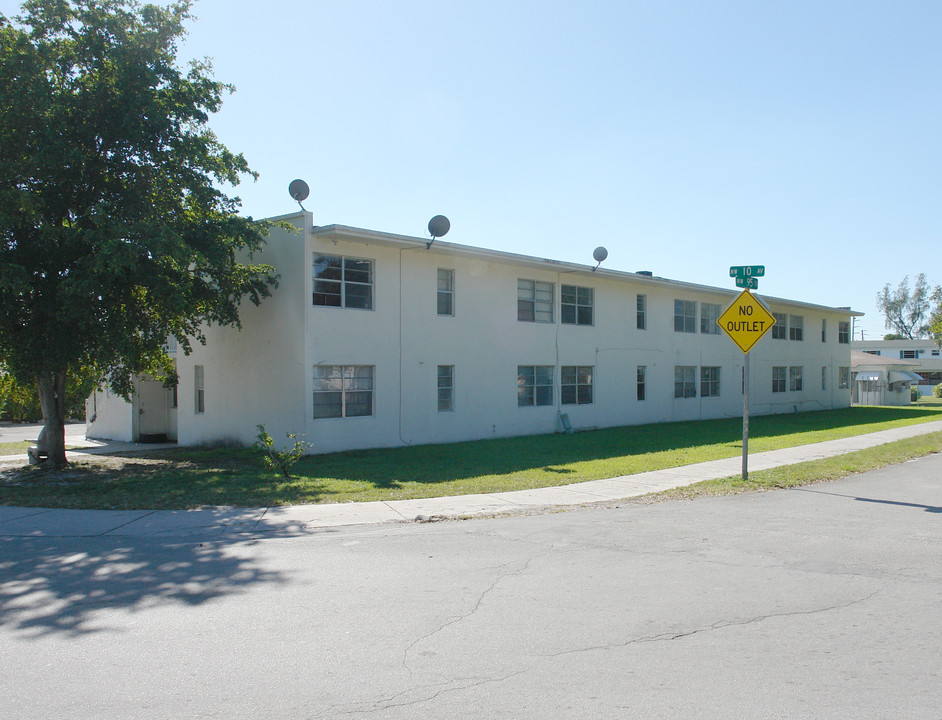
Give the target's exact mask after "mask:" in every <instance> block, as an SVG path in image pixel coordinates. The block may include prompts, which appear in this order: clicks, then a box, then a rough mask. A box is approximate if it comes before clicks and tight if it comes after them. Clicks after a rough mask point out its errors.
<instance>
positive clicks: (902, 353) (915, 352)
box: [899, 350, 919, 360]
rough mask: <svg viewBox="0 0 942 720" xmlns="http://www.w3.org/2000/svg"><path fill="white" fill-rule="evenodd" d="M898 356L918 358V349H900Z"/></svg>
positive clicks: (901, 357) (902, 358)
mask: <svg viewBox="0 0 942 720" xmlns="http://www.w3.org/2000/svg"><path fill="white" fill-rule="evenodd" d="M899 357H900V360H918V359H919V351H918V350H900V351H899Z"/></svg>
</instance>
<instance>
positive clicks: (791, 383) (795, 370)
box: [788, 365, 804, 392]
mask: <svg viewBox="0 0 942 720" xmlns="http://www.w3.org/2000/svg"><path fill="white" fill-rule="evenodd" d="M803 374H804V367H803V366H802V365H790V366H789V368H788V392H801V391H802V388H803V386H804V383H803V381H802V375H803Z"/></svg>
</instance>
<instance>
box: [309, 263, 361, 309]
mask: <svg viewBox="0 0 942 720" xmlns="http://www.w3.org/2000/svg"><path fill="white" fill-rule="evenodd" d="M314 304H315V305H324V306H326V307H343V308H357V309H359V310H372V309H373V261H372V260H360V259H357V258H349V257H341V256H340V255H320V254H315V255H314Z"/></svg>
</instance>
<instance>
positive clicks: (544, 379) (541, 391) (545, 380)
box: [517, 365, 556, 407]
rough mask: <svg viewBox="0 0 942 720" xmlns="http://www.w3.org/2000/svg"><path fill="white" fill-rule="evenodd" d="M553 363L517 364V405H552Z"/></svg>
mask: <svg viewBox="0 0 942 720" xmlns="http://www.w3.org/2000/svg"><path fill="white" fill-rule="evenodd" d="M555 370H556V368H555V366H553V365H518V366H517V407H550V406H552V405H553V375H554V372H555Z"/></svg>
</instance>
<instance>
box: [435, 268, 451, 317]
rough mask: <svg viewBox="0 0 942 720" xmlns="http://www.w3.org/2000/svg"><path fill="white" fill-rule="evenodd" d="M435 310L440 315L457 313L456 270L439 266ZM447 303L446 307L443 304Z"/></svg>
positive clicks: (448, 315) (445, 315)
mask: <svg viewBox="0 0 942 720" xmlns="http://www.w3.org/2000/svg"><path fill="white" fill-rule="evenodd" d="M435 303H436V307H435V310H436V312H437V313H438V315H439V316H440V317H454V315H455V271H454V270H451V269H449V268H438V292H437V295H436V298H435ZM443 303H444V305H445V307H444V309H443V307H442V305H443Z"/></svg>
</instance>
